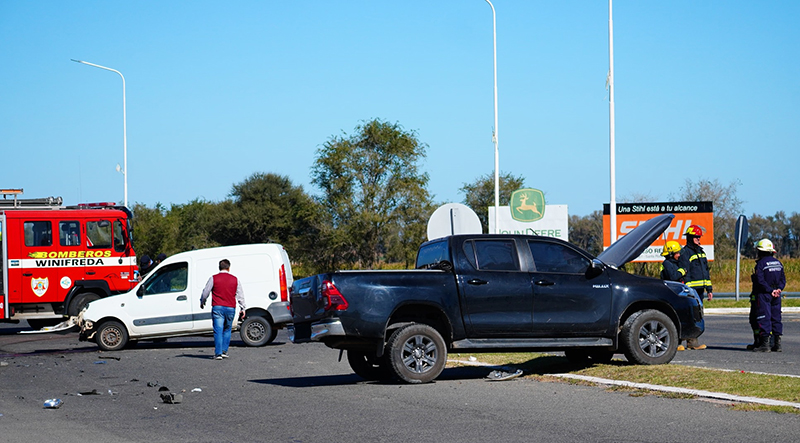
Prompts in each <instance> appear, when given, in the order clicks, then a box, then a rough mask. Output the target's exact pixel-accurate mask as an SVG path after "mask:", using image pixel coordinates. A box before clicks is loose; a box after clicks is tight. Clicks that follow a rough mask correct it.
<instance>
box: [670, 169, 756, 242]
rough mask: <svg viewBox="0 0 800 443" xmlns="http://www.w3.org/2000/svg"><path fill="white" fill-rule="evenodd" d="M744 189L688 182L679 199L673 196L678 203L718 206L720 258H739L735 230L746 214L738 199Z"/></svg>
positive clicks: (716, 239) (716, 230)
mask: <svg viewBox="0 0 800 443" xmlns="http://www.w3.org/2000/svg"><path fill="white" fill-rule="evenodd" d="M739 185H741V182H740V181H739V180H734V181H732V182H731V183H729V184H728V185H723V184H722V183H720V182H719V180H718V179H714V180H708V179H698V180H697V181H696V182H695V181H692V179H686V182H685V183H684V185H683V186H682V187H681V188H680V189H679V191H678V194H677V196H673V195H670V198H672V199H673V200H676V201H710V202H712V203H713V204H714V251H715V256H716V258H735V256H736V255H735V253H736V238H735V234H734V227H735V225H736V219H737V218H738V217H739V214H741V212H742V201H741V200H739V198H738V197H737V196H736V190H737V188H738V187H739Z"/></svg>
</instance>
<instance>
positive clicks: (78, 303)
mask: <svg viewBox="0 0 800 443" xmlns="http://www.w3.org/2000/svg"><path fill="white" fill-rule="evenodd" d="M95 300H100V296H99V295H97V294H95V293H94V292H84V293H82V294H78V295H76V296H75V297H73V298H72V301H71V302H69V309H68V310H67V315H69V316H70V317H73V316H76V315H78V314H80V313H81V311H83V308H85V307H86V305H88V304H89V303H90V302H93V301H95Z"/></svg>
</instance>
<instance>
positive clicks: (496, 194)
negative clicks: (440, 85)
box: [486, 0, 500, 234]
mask: <svg viewBox="0 0 800 443" xmlns="http://www.w3.org/2000/svg"><path fill="white" fill-rule="evenodd" d="M486 3H488V4H489V6H491V8H492V43H493V54H494V132H493V133H492V141H493V142H494V233H495V234H498V233H499V232H500V226H499V225H500V220H498V219H497V213H498V208H499V207H500V151H499V150H498V149H497V134H498V130H497V15H496V14H495V10H494V5H493V4H492V2H490V1H489V0H486Z"/></svg>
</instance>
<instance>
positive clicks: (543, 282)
mask: <svg viewBox="0 0 800 443" xmlns="http://www.w3.org/2000/svg"><path fill="white" fill-rule="evenodd" d="M534 284H535V285H539V286H553V285H554V284H556V283H555V282H552V281H550V280H544V279H542V280H536V282H535V283H534Z"/></svg>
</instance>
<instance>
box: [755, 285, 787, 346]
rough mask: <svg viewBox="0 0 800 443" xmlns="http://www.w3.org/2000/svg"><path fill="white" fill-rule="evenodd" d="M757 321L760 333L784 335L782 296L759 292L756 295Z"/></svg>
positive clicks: (766, 335) (762, 334) (763, 334)
mask: <svg viewBox="0 0 800 443" xmlns="http://www.w3.org/2000/svg"><path fill="white" fill-rule="evenodd" d="M756 322H758V333H759V334H760V335H761V336H762V337H768V336H769V334H770V333H772V334H774V335H783V323H782V322H781V298H780V297H773V296H772V294H758V295H757V296H756Z"/></svg>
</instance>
